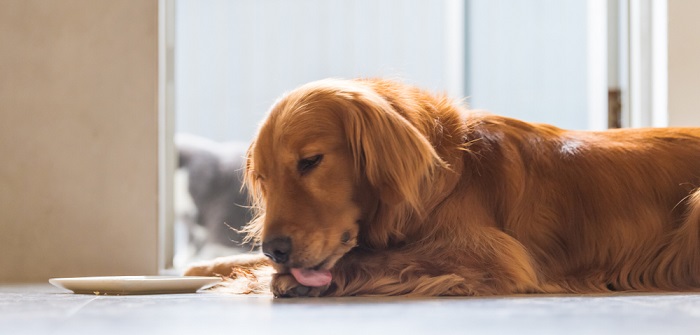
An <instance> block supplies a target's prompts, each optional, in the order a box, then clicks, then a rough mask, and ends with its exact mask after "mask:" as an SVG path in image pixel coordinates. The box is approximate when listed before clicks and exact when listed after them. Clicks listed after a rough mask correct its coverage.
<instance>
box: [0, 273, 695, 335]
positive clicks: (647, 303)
mask: <svg viewBox="0 0 700 335" xmlns="http://www.w3.org/2000/svg"><path fill="white" fill-rule="evenodd" d="M268 333H274V334H304V335H308V334H324V335H335V334H353V335H367V334H436V333H439V334H664V335H667V334H700V294H662V295H659V294H655V295H639V294H618V295H611V296H599V295H598V296H542V295H539V296H516V297H496V298H431V299H407V298H334V299H328V298H321V299H273V298H271V297H270V296H233V295H226V294H221V293H210V292H200V293H197V294H173V295H142V296H94V295H76V294H72V293H70V292H68V291H63V290H61V289H58V288H54V287H52V286H50V285H48V284H45V285H42V284H38V285H37V284H34V285H0V334H8V335H10V334H22V335H24V334H169V335H174V334H207V335H219V334H226V335H235V334H246V335H248V334H252V335H257V334H268Z"/></svg>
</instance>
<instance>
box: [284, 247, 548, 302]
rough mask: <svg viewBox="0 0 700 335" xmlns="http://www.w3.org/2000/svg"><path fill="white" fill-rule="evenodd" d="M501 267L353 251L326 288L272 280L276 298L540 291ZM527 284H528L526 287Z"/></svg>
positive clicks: (409, 253)
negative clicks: (518, 280) (515, 278)
mask: <svg viewBox="0 0 700 335" xmlns="http://www.w3.org/2000/svg"><path fill="white" fill-rule="evenodd" d="M504 271H507V269H504V268H503V266H502V265H498V264H495V263H493V264H488V265H486V264H484V263H483V260H477V259H474V258H469V257H465V255H440V256H438V255H434V254H433V255H431V254H429V253H426V251H425V250H406V249H404V250H382V251H361V250H354V251H351V252H350V253H348V254H346V255H345V256H343V258H342V259H341V260H340V261H338V263H337V264H336V265H335V266H334V267H333V269H331V273H332V275H333V280H332V283H331V284H330V286H328V287H306V286H302V285H301V284H299V283H298V282H297V281H296V280H295V279H294V277H293V276H292V275H290V274H276V275H274V276H273V279H272V283H271V288H272V292H273V294H274V295H275V296H278V297H299V296H354V295H365V296H367V295H370V296H372V295H374V296H391V295H408V296H470V295H494V294H504V293H523V292H535V291H539V289H538V287H537V285H536V280H535V279H533V278H529V279H526V280H523V281H520V282H515V281H513V280H512V278H513V277H514V276H513V275H505V274H504V275H501V274H502V273H504ZM524 282H525V283H524Z"/></svg>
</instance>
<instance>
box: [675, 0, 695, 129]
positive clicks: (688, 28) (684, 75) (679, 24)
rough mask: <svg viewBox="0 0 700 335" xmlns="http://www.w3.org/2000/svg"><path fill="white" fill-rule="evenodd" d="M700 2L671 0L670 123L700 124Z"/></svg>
mask: <svg viewBox="0 0 700 335" xmlns="http://www.w3.org/2000/svg"><path fill="white" fill-rule="evenodd" d="M698 13H700V1H697V0H669V1H668V110H669V117H668V123H669V125H670V126H700V21H699V20H698Z"/></svg>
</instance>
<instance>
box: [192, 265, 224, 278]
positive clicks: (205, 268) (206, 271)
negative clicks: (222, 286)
mask: <svg viewBox="0 0 700 335" xmlns="http://www.w3.org/2000/svg"><path fill="white" fill-rule="evenodd" d="M215 268H216V267H215V266H214V264H212V263H199V264H193V265H191V266H190V267H188V268H187V269H186V270H185V273H184V275H185V276H216V275H219V274H220V273H216V270H215Z"/></svg>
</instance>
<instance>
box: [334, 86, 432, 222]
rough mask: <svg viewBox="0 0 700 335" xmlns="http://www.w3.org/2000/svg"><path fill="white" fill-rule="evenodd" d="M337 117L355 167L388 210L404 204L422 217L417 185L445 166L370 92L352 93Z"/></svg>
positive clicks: (420, 137)
mask: <svg viewBox="0 0 700 335" xmlns="http://www.w3.org/2000/svg"><path fill="white" fill-rule="evenodd" d="M348 101H350V103H349V104H350V106H346V107H347V108H346V110H345V111H343V113H342V115H343V116H342V118H343V122H344V128H345V134H346V136H347V139H348V142H349V144H350V147H351V151H352V154H353V156H354V161H355V171H358V172H359V173H364V174H365V176H366V177H367V180H368V181H369V183H370V184H371V185H372V186H373V187H375V188H376V189H377V190H378V191H379V196H380V199H381V201H383V202H384V203H387V204H397V203H399V202H401V201H406V202H408V203H409V204H410V205H411V207H413V208H414V209H416V210H417V211H418V212H421V209H422V208H421V207H422V206H421V201H420V199H421V197H420V191H421V190H420V188H421V185H422V184H423V183H425V182H428V181H429V180H430V176H431V175H432V172H433V170H434V169H435V167H436V166H438V165H445V163H444V162H443V161H442V160H441V159H440V157H439V156H438V155H437V153H436V152H435V149H434V148H433V146H432V145H431V143H430V142H429V141H428V139H426V137H425V136H424V135H423V134H422V133H421V132H420V131H419V130H418V129H417V128H416V127H415V126H414V125H413V124H411V123H410V122H409V121H408V120H406V118H404V117H403V116H402V115H401V114H399V113H398V112H397V111H396V110H395V109H394V108H393V107H392V106H391V105H390V104H389V102H387V101H386V100H385V99H384V98H383V97H381V96H380V95H379V94H376V93H374V92H373V91H369V90H368V91H367V92H363V91H360V92H352V93H351V94H350V97H349V99H348Z"/></svg>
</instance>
